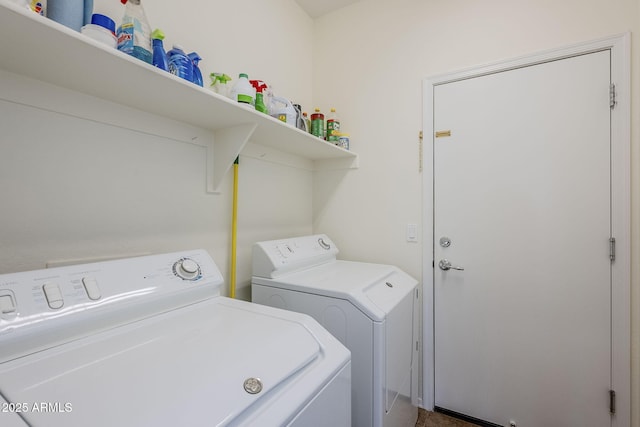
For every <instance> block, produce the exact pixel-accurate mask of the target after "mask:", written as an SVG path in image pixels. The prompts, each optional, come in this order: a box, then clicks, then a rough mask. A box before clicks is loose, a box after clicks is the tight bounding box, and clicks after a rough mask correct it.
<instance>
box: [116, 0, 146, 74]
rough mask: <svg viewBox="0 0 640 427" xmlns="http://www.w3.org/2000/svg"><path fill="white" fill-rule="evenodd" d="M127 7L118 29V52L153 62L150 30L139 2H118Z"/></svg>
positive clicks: (122, 0)
mask: <svg viewBox="0 0 640 427" xmlns="http://www.w3.org/2000/svg"><path fill="white" fill-rule="evenodd" d="M120 2H121V3H122V4H126V5H127V7H126V9H125V11H124V17H123V18H122V24H121V25H120V26H119V27H118V33H117V37H118V50H120V51H122V52H124V53H127V54H129V55H131V56H134V57H136V58H138V59H141V60H143V61H145V62H146V63H148V64H151V63H152V62H153V55H152V54H151V50H152V49H151V29H150V27H149V22H148V21H147V16H146V15H145V13H144V9H143V8H142V3H140V0H120Z"/></svg>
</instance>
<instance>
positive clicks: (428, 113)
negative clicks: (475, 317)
mask: <svg viewBox="0 0 640 427" xmlns="http://www.w3.org/2000/svg"><path fill="white" fill-rule="evenodd" d="M630 45H631V34H630V33H628V32H627V33H623V34H619V35H614V36H611V37H607V38H603V39H598V40H594V41H589V42H585V43H579V44H575V45H571V46H567V47H562V48H559V49H553V50H549V51H545V52H541V53H537V54H532V55H527V56H522V57H518V58H515V59H511V60H507V61H501V62H497V63H492V64H489V65H483V66H479V67H474V68H470V69H465V70H462V71H456V72H452V73H447V74H442V75H437V76H433V77H430V78H427V79H425V80H424V81H423V127H424V135H425V138H424V141H425V147H424V148H423V150H422V164H423V165H424V172H423V174H422V179H423V181H422V185H423V188H422V191H423V213H422V221H423V222H422V223H423V227H422V229H423V233H422V239H423V240H422V241H423V242H424V248H423V256H422V282H423V324H422V326H423V346H422V348H423V357H422V364H423V365H422V399H421V406H422V407H423V408H425V409H427V410H433V407H434V405H435V390H434V387H435V357H434V355H435V348H434V311H435V310H434V309H435V306H434V304H435V300H434V269H433V264H432V263H433V260H434V250H435V240H434V235H433V221H434V218H433V197H434V195H433V193H434V192H433V169H432V167H431V166H432V165H433V160H434V159H433V141H434V134H435V129H434V126H433V122H434V105H433V104H434V98H433V93H434V90H433V89H434V87H435V86H437V85H442V84H446V83H452V82H455V81H459V80H464V79H467V78H472V77H480V76H483V75H488V74H493V73H497V72H503V71H509V70H513V69H517V68H521V67H524V66H531V65H537V64H541V63H545V62H549V61H553V60H559V59H565V58H569V57H572V56H577V55H582V54H587V53H593V52H597V51H602V50H610V52H611V81H612V82H613V83H614V84H615V87H616V106H615V108H614V109H613V110H612V111H611V235H612V236H613V237H615V239H616V259H615V261H614V262H613V263H612V269H611V281H612V282H611V283H612V293H611V305H612V310H611V311H612V312H611V316H612V318H611V328H612V332H611V340H612V344H611V363H612V366H611V382H612V384H611V387H612V389H613V390H615V391H616V414H615V415H614V416H613V417H612V426H614V427H627V426H629V425H630V423H631V227H630V221H631V165H630V161H629V159H630V158H631V100H630V96H631V65H630Z"/></svg>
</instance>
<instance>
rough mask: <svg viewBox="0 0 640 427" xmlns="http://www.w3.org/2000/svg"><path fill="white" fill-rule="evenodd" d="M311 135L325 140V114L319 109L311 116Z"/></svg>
mask: <svg viewBox="0 0 640 427" xmlns="http://www.w3.org/2000/svg"><path fill="white" fill-rule="evenodd" d="M311 134H312V135H314V136H317V137H318V138H322V139H324V114H322V113H321V112H320V109H319V108H316V109H315V112H314V113H313V114H311Z"/></svg>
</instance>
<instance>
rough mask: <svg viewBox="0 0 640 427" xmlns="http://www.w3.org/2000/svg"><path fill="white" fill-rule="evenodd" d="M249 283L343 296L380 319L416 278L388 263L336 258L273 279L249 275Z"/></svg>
mask: <svg viewBox="0 0 640 427" xmlns="http://www.w3.org/2000/svg"><path fill="white" fill-rule="evenodd" d="M252 283H254V284H257V285H264V286H271V287H276V288H281V289H289V290H293V291H298V292H305V293H311V294H317V295H324V296H329V297H334V298H340V299H346V300H348V301H350V302H351V303H352V304H353V305H354V306H356V307H358V308H359V309H360V310H361V311H362V312H363V313H365V314H366V315H367V316H368V317H369V318H371V319H372V320H374V321H378V322H381V321H383V320H384V319H385V318H386V316H387V314H388V313H390V312H391V310H393V308H394V307H396V306H397V305H398V304H399V302H400V301H401V300H402V299H403V298H404V296H405V295H407V294H408V293H410V292H413V290H414V289H415V287H416V285H417V284H418V281H417V280H416V279H414V278H413V277H411V276H409V275H408V274H406V273H405V272H403V271H402V270H399V269H398V268H397V267H394V266H392V265H386V264H370V263H365V262H356V261H339V260H338V261H333V262H329V263H326V264H322V265H319V266H317V267H313V268H309V269H306V270H303V271H300V272H297V273H291V274H287V275H285V276H282V277H279V278H277V279H265V278H261V277H253V278H252Z"/></svg>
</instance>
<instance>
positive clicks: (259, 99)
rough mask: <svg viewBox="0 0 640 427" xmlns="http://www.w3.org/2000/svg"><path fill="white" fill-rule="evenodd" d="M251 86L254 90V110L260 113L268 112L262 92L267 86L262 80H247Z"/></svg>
mask: <svg viewBox="0 0 640 427" xmlns="http://www.w3.org/2000/svg"><path fill="white" fill-rule="evenodd" d="M249 83H251V86H253V87H254V89H255V90H256V103H255V104H256V105H255V107H256V110H258V111H260V112H261V113H265V114H269V109H268V108H267V104H265V102H264V93H263V91H264V90H265V89H266V88H267V87H268V86H267V84H266V83H265V82H263V81H262V80H249Z"/></svg>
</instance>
